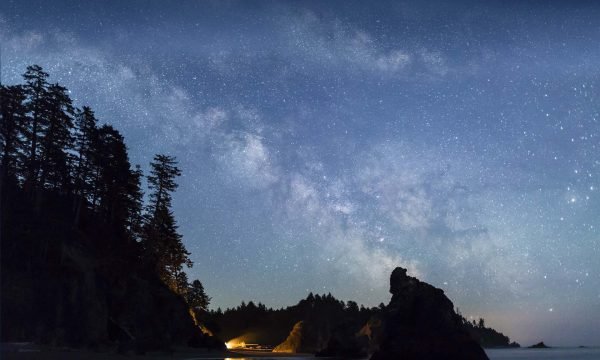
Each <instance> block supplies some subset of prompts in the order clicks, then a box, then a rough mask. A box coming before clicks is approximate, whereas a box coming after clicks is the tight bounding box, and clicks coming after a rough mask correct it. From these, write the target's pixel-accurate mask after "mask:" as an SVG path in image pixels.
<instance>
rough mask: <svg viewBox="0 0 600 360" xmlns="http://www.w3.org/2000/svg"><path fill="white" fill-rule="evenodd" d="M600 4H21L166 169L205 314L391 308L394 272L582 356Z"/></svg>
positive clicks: (15, 54) (67, 75)
mask: <svg viewBox="0 0 600 360" xmlns="http://www.w3.org/2000/svg"><path fill="white" fill-rule="evenodd" d="M599 19H600V3H598V2H593V1H577V2H574V1H485V2H484V1H480V2H474V1H470V2H468V1H451V2H450V1H428V2H422V1H392V2H384V1H377V2H369V4H367V2H362V3H359V2H351V1H318V2H317V1H314V2H301V1H290V2H274V1H273V2H270V1H260V2H256V1H214V2H212V1H199V0H198V1H169V2H166V1H59V0H53V1H52V2H51V3H50V2H48V1H41V0H40V1H29V0H18V1H17V0H4V1H2V4H1V5H0V41H1V43H0V44H1V51H2V52H1V62H2V64H1V70H2V71H1V74H2V82H3V83H8V84H11V83H20V82H22V81H21V78H20V75H21V74H22V73H23V72H24V71H25V67H26V66H27V65H29V64H34V63H35V64H39V65H41V66H42V67H43V68H44V69H45V70H46V71H48V72H49V73H50V75H51V78H50V80H51V81H58V82H60V83H61V84H63V85H64V86H66V87H68V88H69V89H70V90H71V96H72V97H73V99H74V101H75V104H76V105H77V106H82V105H90V106H91V107H92V108H93V109H94V110H95V111H96V114H97V116H98V117H99V118H100V119H101V121H102V122H108V123H111V124H113V125H114V126H116V127H117V128H118V129H119V130H120V131H122V133H123V134H124V136H125V138H126V141H127V144H128V146H129V149H130V154H131V158H132V162H134V163H139V164H141V165H142V166H143V168H145V169H147V168H148V162H149V161H150V160H151V158H152V156H153V154H155V153H168V154H172V155H174V156H176V157H177V158H178V160H179V162H180V168H181V169H182V170H183V173H184V174H183V176H182V177H181V178H180V179H179V183H180V188H179V189H178V192H177V193H176V194H175V197H174V210H175V214H176V217H177V220H178V222H179V225H180V231H181V233H182V234H183V236H184V243H185V245H186V246H187V248H188V249H189V250H190V251H191V253H192V255H191V257H192V260H193V261H194V263H195V265H194V267H193V268H192V269H190V270H189V276H190V278H192V279H194V278H199V279H201V280H202V282H203V283H204V285H205V288H206V289H207V292H208V293H209V295H210V296H212V298H213V300H212V306H213V307H214V308H216V307H217V306H220V307H223V308H225V307H231V306H234V305H237V304H239V303H240V302H241V301H242V300H246V301H248V300H254V301H261V302H263V303H265V304H266V305H268V306H275V307H279V306H287V305H291V304H294V303H296V302H297V301H298V300H299V299H300V298H304V297H305V296H306V295H307V294H308V292H310V291H312V292H316V293H326V292H331V293H332V294H333V295H335V296H336V297H338V298H341V299H344V300H349V299H353V300H356V301H358V302H359V303H364V304H365V305H369V306H372V305H377V304H379V303H380V302H386V303H387V301H388V300H389V297H390V295H389V293H388V278H389V274H390V272H391V270H392V269H393V268H394V267H395V266H399V265H400V266H403V267H406V268H408V269H409V272H410V273H411V274H413V275H415V276H418V277H419V278H421V279H423V280H425V281H427V282H429V283H431V284H433V285H435V286H437V287H440V288H442V289H444V290H445V292H446V294H447V295H448V296H449V297H450V298H451V299H452V300H453V302H454V304H455V306H457V307H459V308H460V310H461V312H462V313H463V314H464V315H465V316H466V317H468V318H470V317H471V316H472V317H479V316H483V317H484V318H485V319H486V323H487V324H488V325H491V326H492V327H494V328H496V329H499V330H501V331H503V332H504V333H505V334H507V335H509V336H510V337H511V338H512V339H514V340H517V341H519V342H522V343H523V344H525V345H528V344H530V343H533V342H537V341H540V340H544V341H545V342H546V343H548V344H553V345H554V344H555V345H580V344H585V345H600V326H598V324H600V113H599V112H600V47H599V46H598V39H600V20H599Z"/></svg>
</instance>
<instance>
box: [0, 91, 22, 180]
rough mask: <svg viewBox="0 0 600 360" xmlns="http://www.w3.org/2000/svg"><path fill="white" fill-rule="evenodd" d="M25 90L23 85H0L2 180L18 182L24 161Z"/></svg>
mask: <svg viewBox="0 0 600 360" xmlns="http://www.w3.org/2000/svg"><path fill="white" fill-rule="evenodd" d="M24 102H25V92H24V90H23V88H22V87H21V86H18V85H17V86H0V144H1V146H2V148H1V156H2V160H1V163H0V164H1V167H2V174H0V176H2V180H0V181H4V180H8V179H9V178H10V179H11V180H12V181H13V182H16V181H17V180H18V176H19V170H20V169H21V166H20V165H21V162H22V150H23V139H22V134H23V131H24V126H25V125H26V111H27V110H26V109H25V106H24V105H23V103H24Z"/></svg>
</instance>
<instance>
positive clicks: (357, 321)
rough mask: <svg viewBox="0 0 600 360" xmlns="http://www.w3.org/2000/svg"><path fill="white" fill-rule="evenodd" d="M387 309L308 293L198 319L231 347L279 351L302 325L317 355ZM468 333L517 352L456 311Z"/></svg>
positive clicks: (497, 335)
mask: <svg viewBox="0 0 600 360" xmlns="http://www.w3.org/2000/svg"><path fill="white" fill-rule="evenodd" d="M385 309H386V305H385V304H383V303H381V304H380V305H379V306H377V307H372V308H369V307H365V306H364V305H360V306H359V305H358V304H357V303H356V302H354V301H347V302H344V301H342V300H338V299H336V298H335V297H334V296H332V295H331V294H326V295H325V294H323V295H319V294H316V295H315V294H313V293H310V294H309V295H308V296H307V297H306V298H305V299H302V300H300V301H299V302H298V303H297V304H296V305H293V306H289V307H286V308H281V309H272V308H267V307H266V306H265V305H263V304H261V303H260V302H259V303H258V304H255V303H254V302H252V301H249V302H247V303H246V302H242V303H241V305H239V306H237V307H235V308H230V309H226V310H224V311H223V310H221V309H220V308H217V309H216V310H210V311H204V310H201V309H199V310H197V311H196V313H197V317H198V319H199V320H201V322H202V323H203V324H204V325H205V326H206V327H207V328H208V329H209V330H210V331H211V332H212V333H214V334H215V335H217V336H218V337H220V338H221V339H224V340H226V341H231V340H233V341H232V345H234V346H235V345H236V344H239V343H241V342H244V343H252V344H261V345H267V346H269V347H275V346H277V345H278V344H281V343H282V342H283V341H284V340H285V339H286V337H287V336H288V335H289V333H290V332H291V331H292V329H293V327H294V325H295V324H297V323H298V322H300V321H302V322H303V323H304V326H303V329H302V336H303V344H302V346H301V349H300V350H302V351H304V352H317V351H319V350H320V349H323V348H324V347H325V345H326V344H327V342H328V341H329V340H330V337H331V335H332V334H334V333H336V332H339V331H349V332H350V333H351V334H360V333H363V332H365V329H366V328H367V327H368V326H365V325H370V326H371V327H373V326H372V325H373V323H376V322H378V319H379V318H380V317H381V315H382V314H383V313H384V312H385ZM457 313H458V315H459V316H460V319H461V321H462V324H463V326H464V327H465V329H466V330H467V332H468V333H469V334H470V335H471V337H473V338H474V339H475V340H477V341H478V342H479V343H480V344H481V346H483V347H488V348H490V347H518V346H519V344H517V343H514V342H511V341H510V339H509V337H508V336H505V335H504V334H502V333H500V332H498V331H496V330H494V329H492V328H489V327H486V326H485V320H484V319H483V318H479V319H478V320H477V321H476V320H472V321H468V320H467V319H465V318H464V317H463V316H462V315H461V314H460V311H459V310H458V309H457Z"/></svg>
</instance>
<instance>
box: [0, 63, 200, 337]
mask: <svg viewBox="0 0 600 360" xmlns="http://www.w3.org/2000/svg"><path fill="white" fill-rule="evenodd" d="M23 79H24V83H23V84H21V85H11V86H4V85H3V86H1V87H0V104H1V107H0V113H1V123H0V135H1V144H2V148H1V156H2V158H1V178H0V179H1V180H0V201H1V204H0V206H1V216H2V219H1V220H2V221H1V229H0V230H1V231H0V236H1V251H2V252H1V262H2V279H1V280H2V309H1V310H2V314H1V315H2V339H3V340H13V341H14V340H32V339H35V340H38V341H41V342H51V343H56V344H62V343H68V344H86V345H93V343H98V345H100V344H101V343H104V342H109V341H111V340H119V339H120V338H125V339H129V340H132V341H133V339H135V342H136V346H138V345H139V344H138V343H140V342H142V340H140V339H142V338H144V337H146V338H147V339H146V340H144V341H146V342H148V343H150V342H153V341H155V340H156V339H157V338H162V339H175V338H176V334H180V332H181V331H183V332H187V333H188V334H187V335H188V336H187V337H188V338H190V339H191V338H192V337H194V336H195V335H193V334H194V332H196V331H195V330H194V329H193V326H190V324H191V325H193V316H191V313H190V312H189V311H188V309H189V308H195V307H198V308H203V309H206V308H207V306H208V304H209V300H210V299H209V297H208V296H207V295H206V294H205V292H204V289H203V287H202V283H201V282H200V281H199V280H194V281H193V282H191V283H190V282H189V281H188V278H187V276H186V273H185V271H184V269H185V268H186V267H187V268H189V267H191V266H192V262H191V261H190V259H189V252H187V250H186V249H185V247H184V245H183V243H182V237H181V235H180V234H179V232H178V229H177V222H176V220H175V218H174V215H173V211H172V209H171V200H172V193H173V192H174V191H175V190H176V189H177V183H176V178H177V177H178V176H179V175H180V174H181V171H180V170H179V169H178V167H177V161H176V160H175V158H173V157H171V156H168V155H162V154H159V155H156V156H155V157H154V159H153V161H152V162H151V163H150V173H149V174H148V176H147V177H146V178H145V179H146V181H147V189H148V194H146V196H145V195H144V192H143V190H142V189H143V188H144V187H143V185H142V182H143V180H144V175H143V173H142V170H141V168H140V166H137V165H136V166H132V164H131V163H130V160H129V157H128V154H127V147H126V145H125V142H124V139H123V136H122V135H121V134H120V133H119V131H118V130H116V129H115V128H114V127H113V126H111V125H108V124H100V123H99V121H98V120H97V118H96V116H95V114H94V112H93V110H92V109H91V108H90V107H87V106H83V107H81V108H77V107H75V106H74V104H73V101H72V99H71V98H70V96H69V91H68V90H67V89H66V88H65V87H63V86H61V85H60V84H56V83H51V82H49V75H48V74H47V73H46V72H44V70H43V69H42V68H41V67H39V66H37V65H33V66H29V67H27V70H26V72H25V73H24V75H23ZM144 197H146V198H147V201H146V202H144ZM143 296H147V297H148V299H143V300H141V298H142V297H143ZM134 301H138V302H139V303H138V306H140V307H139V308H138V309H136V310H135V311H134V310H133V307H135V306H136V305H135V304H134V303H133V302H134ZM186 303H187V304H186ZM166 304H169V305H168V306H165V309H166V310H169V309H170V308H169V306H170V307H172V309H170V310H171V311H174V312H179V314H178V315H173V314H169V315H172V316H174V319H178V318H181V319H182V323H179V324H173V325H170V326H171V327H173V328H172V329H168V328H166V329H162V330H161V329H159V328H158V327H159V326H161V325H159V322H158V321H157V320H161V319H160V314H158V311H156V312H153V311H154V310H156V309H157V308H158V307H160V306H164V305H166ZM126 309H129V310H131V311H130V312H129V313H125V312H126ZM167 312H168V311H167ZM132 313H135V314H136V315H132ZM132 316H133V318H132ZM186 317H187V319H186ZM162 320H167V321H165V322H168V323H172V322H173V319H162ZM182 324H186V325H182ZM186 326H187V328H186V329H183V328H185V327H186ZM182 327H183V328H182ZM144 328H145V329H144ZM153 329H154V331H156V332H157V334H151V331H153ZM196 330H197V328H196ZM90 332H93V333H90ZM136 332H137V333H136ZM161 332H166V333H167V334H160V335H159V334H158V333H161ZM144 334H145V335H144ZM164 335H166V336H164ZM201 335H202V334H201V333H200V335H198V336H196V337H197V338H196V341H199V339H200V338H201V337H202V336H201ZM121 340H122V339H121ZM163 342H164V340H163ZM170 342H172V341H171V340H167V341H166V343H165V344H164V345H165V346H166V345H168V343H170ZM156 343H157V344H158V342H156Z"/></svg>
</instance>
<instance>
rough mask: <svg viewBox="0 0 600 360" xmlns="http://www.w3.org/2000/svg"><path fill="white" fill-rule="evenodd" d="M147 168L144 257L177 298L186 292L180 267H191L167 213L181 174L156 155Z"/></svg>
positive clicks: (168, 160)
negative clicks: (148, 170) (147, 195)
mask: <svg viewBox="0 0 600 360" xmlns="http://www.w3.org/2000/svg"><path fill="white" fill-rule="evenodd" d="M150 166H151V171H150V176H148V187H149V189H150V190H151V193H150V204H149V205H148V207H147V209H146V217H145V223H144V238H143V242H142V245H143V247H144V254H145V256H146V257H147V258H148V259H149V260H150V261H151V263H152V264H153V265H154V266H155V269H156V271H157V273H158V275H159V276H160V278H161V279H162V280H163V282H164V283H165V284H167V285H168V286H169V287H170V288H171V289H172V290H173V291H176V292H178V293H180V294H181V293H182V292H183V291H184V290H187V277H186V278H185V280H182V279H184V277H183V275H182V272H183V266H187V267H191V266H192V262H191V260H190V259H189V255H190V253H189V252H188V251H187V250H186V249H185V247H184V245H183V243H182V241H181V238H182V237H181V235H180V234H179V233H178V232H177V224H176V222H175V218H174V216H173V212H172V211H171V200H172V196H171V194H172V192H174V191H175V190H176V189H177V183H176V182H175V178H176V177H177V176H180V175H181V171H180V170H179V168H177V162H176V161H175V158H174V157H171V156H167V155H156V156H155V157H154V160H153V161H152V162H151V163H150ZM183 282H185V283H186V284H183Z"/></svg>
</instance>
